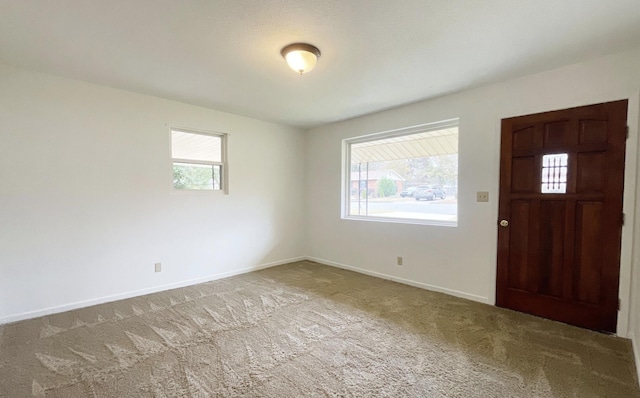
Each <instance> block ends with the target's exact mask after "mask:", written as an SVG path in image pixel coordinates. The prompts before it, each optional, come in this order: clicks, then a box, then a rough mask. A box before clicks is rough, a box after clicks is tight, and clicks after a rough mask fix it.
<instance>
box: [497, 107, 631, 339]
mask: <svg viewBox="0 0 640 398" xmlns="http://www.w3.org/2000/svg"><path fill="white" fill-rule="evenodd" d="M626 131H627V101H626V100H624V101H616V102H608V103H604V104H597V105H591V106H583V107H578V108H572V109H565V110H560V111H553V112H546V113H540V114H535V115H527V116H520V117H514V118H509V119H503V120H502V143H501V159H500V204H499V217H500V219H499V223H498V276H497V284H496V285H497V288H496V293H497V305H498V306H500V307H505V308H510V309H514V310H517V311H522V312H527V313H530V314H534V315H538V316H542V317H545V318H549V319H554V320H557V321H561V322H565V323H569V324H573V325H576V326H581V327H585V328H589V329H595V330H602V331H607V332H615V331H616V323H617V316H618V282H619V275H620V239H621V233H622V222H623V220H622V190H623V177H624V153H625V143H626Z"/></svg>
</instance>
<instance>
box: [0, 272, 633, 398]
mask: <svg viewBox="0 0 640 398" xmlns="http://www.w3.org/2000/svg"><path fill="white" fill-rule="evenodd" d="M32 396H36V397H39V396H47V397H500V398H503V397H579V398H587V397H625V398H631V397H640V391H639V389H638V383H637V380H636V371H635V365H634V362H633V354H632V349H631V344H630V342H629V341H628V340H625V339H621V338H616V337H613V336H608V335H604V334H600V333H595V332H592V331H588V330H583V329H579V328H575V327H572V326H567V325H564V324H561V323H558V322H552V321H548V320H544V319H540V318H537V317H533V316H529V315H525V314H520V313H517V312H513V311H509V310H504V309H500V308H496V307H492V306H489V305H484V304H480V303H475V302H471V301H467V300H463V299H459V298H455V297H451V296H447V295H444V294H440V293H434V292H430V291H426V290H422V289H418V288H413V287H410V286H405V285H401V284H397V283H394V282H389V281H385V280H381V279H377V278H373V277H369V276H365V275H361V274H357V273H354V272H349V271H345V270H341V269H336V268H332V267H327V266H324V265H319V264H315V263H311V262H305V261H303V262H298V263H292V264H287V265H283V266H278V267H274V268H270V269H266V270H262V271H258V272H253V273H250V274H244V275H240V276H236V277H232V278H227V279H223V280H218V281H214V282H209V283H204V284H200V285H196V286H191V287H186V288H181V289H175V290H170V291H165V292H161V293H156V294H151V295H147V296H142V297H137V298H132V299H127V300H121V301H117V302H112V303H108V304H102V305H98V306H93V307H88V308H83V309H79V310H74V311H69V312H65V313H61V314H56V315H51V316H46V317H41V318H37V319H31V320H27V321H22V322H17V323H13V324H7V325H4V326H0V397H7V398H8V397H11V398H13V397H32Z"/></svg>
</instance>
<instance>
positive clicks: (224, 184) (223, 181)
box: [169, 126, 229, 195]
mask: <svg viewBox="0 0 640 398" xmlns="http://www.w3.org/2000/svg"><path fill="white" fill-rule="evenodd" d="M174 131H179V132H182V133H189V134H198V135H206V136H210V137H219V138H220V158H221V161H220V162H210V161H205V160H193V159H181V158H174V157H173V155H172V156H171V189H172V191H173V192H222V193H223V194H224V195H228V194H229V166H228V163H229V162H228V159H227V146H228V142H227V141H228V137H229V134H227V133H219V132H214V131H206V130H198V129H193V128H189V127H180V126H170V127H169V145H170V149H171V152H173V143H172V133H173V132H174ZM174 163H187V164H196V165H207V166H220V189H178V188H176V187H174V185H173V165H174Z"/></svg>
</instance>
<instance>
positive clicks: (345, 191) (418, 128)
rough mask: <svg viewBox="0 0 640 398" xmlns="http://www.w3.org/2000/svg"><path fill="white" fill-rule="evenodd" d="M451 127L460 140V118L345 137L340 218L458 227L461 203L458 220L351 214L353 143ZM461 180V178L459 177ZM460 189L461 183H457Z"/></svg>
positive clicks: (343, 142)
mask: <svg viewBox="0 0 640 398" xmlns="http://www.w3.org/2000/svg"><path fill="white" fill-rule="evenodd" d="M450 127H457V128H458V140H459V139H460V119H459V118H451V119H446V120H441V121H438V122H433V123H425V124H419V125H415V126H410V127H403V128H399V129H394V130H387V131H382V132H378V133H372V134H365V135H360V136H356V137H351V138H345V139H343V140H342V170H341V171H342V173H341V174H342V181H341V193H340V195H341V201H340V202H341V206H340V218H341V219H343V220H355V221H370V222H382V223H397V224H418V225H432V226H444V227H457V226H458V223H459V221H460V220H459V214H458V210H459V207H458V205H459V203H456V208H457V210H456V220H455V221H439V220H425V219H417V218H396V217H376V216H370V215H367V216H362V215H351V214H349V211H350V208H351V145H352V144H359V143H363V142H370V141H377V140H382V139H387V138H393V137H401V136H406V135H412V134H418V133H424V132H428V131H434V130H442V129H446V128H450ZM457 154H458V168H459V166H460V157H459V155H460V144H459V143H458V151H457ZM457 182H459V178H458V179H457ZM457 186H458V190H459V183H458V184H457Z"/></svg>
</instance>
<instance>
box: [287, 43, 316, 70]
mask: <svg viewBox="0 0 640 398" xmlns="http://www.w3.org/2000/svg"><path fill="white" fill-rule="evenodd" d="M281 54H282V56H283V57H284V59H285V60H286V61H287V64H289V67H290V68H291V69H292V70H294V71H295V72H297V73H299V74H303V73H306V72H309V71H310V70H311V69H313V68H314V67H315V66H316V62H318V57H320V50H318V49H317V48H316V47H314V46H312V45H311V44H306V43H294V44H289V45H288V46H286V47H285V48H283V49H282V51H281Z"/></svg>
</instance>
